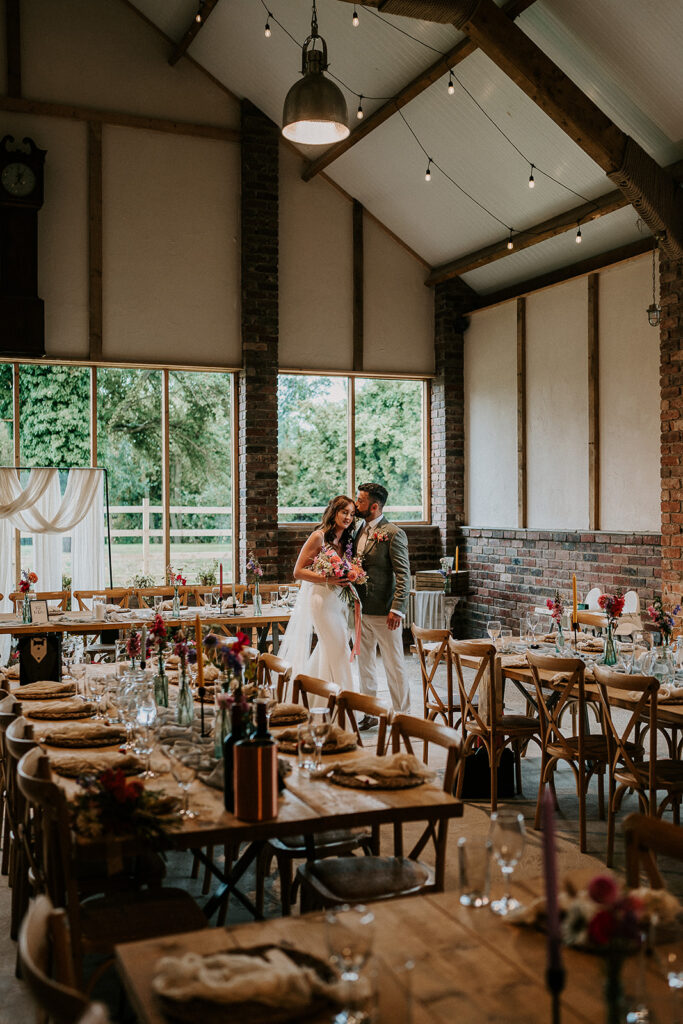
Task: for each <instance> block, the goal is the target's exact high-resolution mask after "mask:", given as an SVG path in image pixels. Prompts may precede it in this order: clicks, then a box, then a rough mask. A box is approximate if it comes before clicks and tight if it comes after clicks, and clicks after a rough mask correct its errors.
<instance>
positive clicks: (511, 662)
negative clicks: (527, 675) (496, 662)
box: [500, 654, 529, 668]
mask: <svg viewBox="0 0 683 1024" xmlns="http://www.w3.org/2000/svg"><path fill="white" fill-rule="evenodd" d="M500 663H501V665H502V666H503V668H527V666H528V664H529V662H528V661H527V660H526V654H501V656H500Z"/></svg>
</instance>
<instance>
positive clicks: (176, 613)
mask: <svg viewBox="0 0 683 1024" xmlns="http://www.w3.org/2000/svg"><path fill="white" fill-rule="evenodd" d="M171 614H172V615H173V618H174V619H179V618H180V592H179V590H178V588H177V587H176V586H174V587H173V608H172V612H171Z"/></svg>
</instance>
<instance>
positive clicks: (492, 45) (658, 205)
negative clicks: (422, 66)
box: [342, 0, 683, 259]
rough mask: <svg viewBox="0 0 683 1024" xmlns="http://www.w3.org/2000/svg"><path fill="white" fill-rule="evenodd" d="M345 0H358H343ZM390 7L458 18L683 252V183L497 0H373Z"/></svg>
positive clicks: (672, 247)
mask: <svg viewBox="0 0 683 1024" xmlns="http://www.w3.org/2000/svg"><path fill="white" fill-rule="evenodd" d="M342 2H344V3H349V2H353V0H342ZM365 2H366V3H368V4H370V5H371V6H373V7H377V6H378V5H379V4H380V3H381V9H382V11H383V12H384V13H386V14H394V15H402V16H404V17H409V18H418V19H425V20H428V21H437V22H440V23H443V24H446V23H451V24H453V25H455V27H456V28H458V29H460V30H461V31H462V32H464V33H465V34H466V35H467V36H468V37H469V38H470V39H471V40H472V42H474V43H476V44H477V45H478V47H479V49H480V50H481V51H482V52H483V53H485V54H486V56H487V57H489V58H490V60H492V61H493V62H494V63H495V64H496V65H497V66H498V67H499V68H500V69H501V70H502V71H504V72H505V74H506V75H507V76H508V78H510V79H511V80H512V81H513V82H514V83H515V84H516V85H517V86H518V87H519V88H520V89H521V90H522V91H523V92H524V93H526V95H527V96H528V97H529V98H530V99H532V100H533V101H534V103H536V104H537V105H538V106H539V107H540V108H541V109H542V110H544V111H545V113H546V114H547V115H548V116H549V117H550V118H551V119H552V120H553V121H555V123H556V124H557V125H559V127H560V128H561V129H562V130H563V131H564V132H565V133H566V134H567V135H568V136H569V137H570V138H571V139H572V140H573V141H574V142H575V143H576V144H577V145H578V146H579V147H580V148H581V149H582V150H583V151H584V153H587V154H588V156H590V157H591V159H592V160H594V161H595V163H597V164H598V166H599V167H601V168H602V169H603V171H604V172H605V174H606V175H607V177H608V178H609V179H610V180H611V181H612V182H613V184H615V185H616V186H617V188H619V189H620V191H621V192H623V193H624V195H625V196H626V197H627V199H628V201H629V202H630V203H631V205H632V206H633V207H634V208H635V209H636V210H637V212H638V213H639V214H640V216H641V217H642V219H643V220H644V221H645V223H646V224H647V226H648V227H649V228H650V230H651V231H652V232H653V233H655V234H657V235H659V236H660V247H661V249H662V250H663V251H664V252H665V253H666V255H667V256H668V257H669V258H670V259H681V258H682V257H683V190H681V189H680V188H679V187H678V184H677V183H676V182H675V181H674V179H673V178H672V177H671V175H670V174H668V172H667V171H665V170H664V168H663V167H660V165H659V164H658V163H657V162H656V161H655V160H653V159H652V157H651V156H650V155H649V154H648V153H646V152H645V150H644V149H643V148H642V146H640V145H639V144H638V143H637V142H635V140H634V139H632V138H631V137H630V136H628V135H626V133H625V132H622V131H621V129H620V128H618V127H617V126H616V125H615V124H614V123H613V122H612V121H611V120H610V119H609V117H607V115H606V114H604V113H603V112H602V110H600V108H599V107H598V106H597V105H596V104H595V103H593V101H592V100H591V99H589V97H588V96H586V94H585V93H583V92H582V91H581V89H579V87H578V86H576V85H575V84H574V83H573V82H572V80H571V79H570V78H569V77H568V76H567V75H565V73H564V72H563V71H561V70H560V68H559V67H558V66H557V65H556V64H555V63H553V61H552V60H551V59H550V58H549V57H548V56H547V55H546V54H545V53H544V52H543V51H542V50H541V49H540V47H538V46H537V45H536V44H535V43H534V42H533V41H532V40H531V39H529V37H528V36H526V35H525V34H524V32H522V30H521V29H520V28H519V27H518V26H517V25H515V24H514V22H512V21H510V19H509V18H508V17H506V15H505V14H504V12H503V11H501V10H500V8H498V7H497V6H496V4H495V3H494V2H493V0H365Z"/></svg>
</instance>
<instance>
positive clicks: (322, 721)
mask: <svg viewBox="0 0 683 1024" xmlns="http://www.w3.org/2000/svg"><path fill="white" fill-rule="evenodd" d="M330 728H331V725H330V712H329V709H328V708H311V732H312V733H313V742H314V743H315V767H316V769H318V768H322V764H323V747H324V746H325V740H326V739H327V737H328V736H329V733H330Z"/></svg>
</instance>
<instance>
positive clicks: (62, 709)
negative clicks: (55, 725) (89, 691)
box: [26, 700, 95, 722]
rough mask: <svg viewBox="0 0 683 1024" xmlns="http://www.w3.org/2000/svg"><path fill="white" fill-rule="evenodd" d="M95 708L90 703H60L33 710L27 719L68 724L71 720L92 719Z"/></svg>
mask: <svg viewBox="0 0 683 1024" xmlns="http://www.w3.org/2000/svg"><path fill="white" fill-rule="evenodd" d="M94 714H95V707H94V705H93V704H90V703H89V702H88V701H82V700H71V701H69V702H66V701H60V702H58V703H55V705H54V707H46V708H31V709H30V710H28V711H27V712H26V717H27V718H37V719H41V720H44V721H50V722H67V721H70V720H71V719H78V718H92V717H93V715H94Z"/></svg>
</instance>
